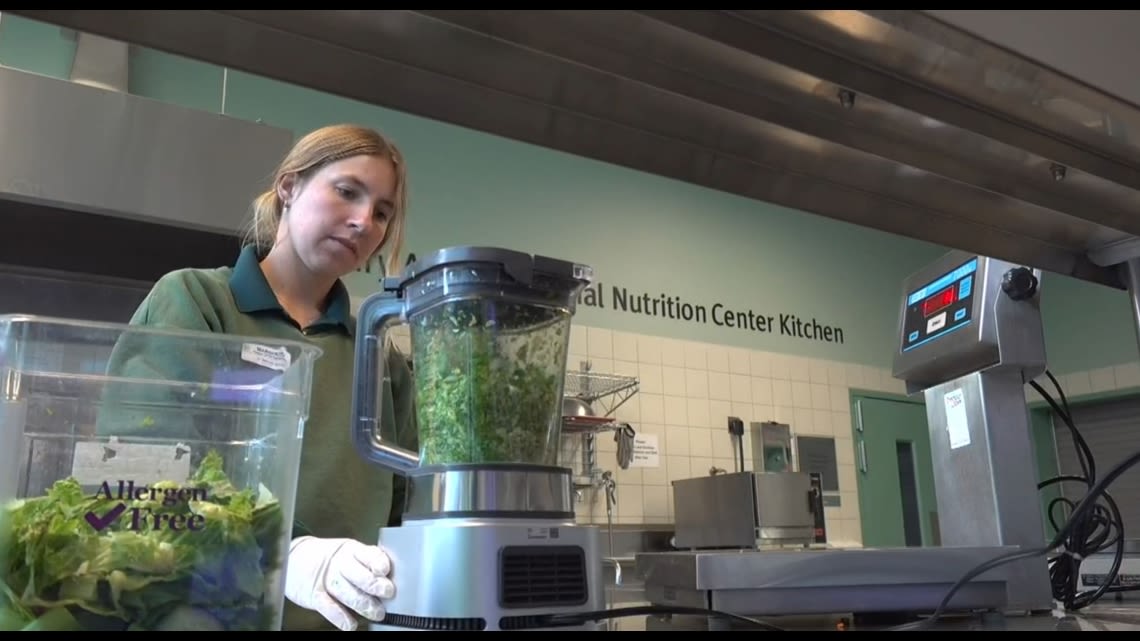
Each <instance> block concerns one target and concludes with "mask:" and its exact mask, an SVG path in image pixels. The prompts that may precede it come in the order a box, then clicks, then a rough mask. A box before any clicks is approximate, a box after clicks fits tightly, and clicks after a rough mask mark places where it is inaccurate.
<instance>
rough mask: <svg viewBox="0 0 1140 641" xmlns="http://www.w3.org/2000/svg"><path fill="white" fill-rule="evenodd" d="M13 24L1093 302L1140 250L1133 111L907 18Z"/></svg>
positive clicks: (557, 16) (207, 16)
mask: <svg viewBox="0 0 1140 641" xmlns="http://www.w3.org/2000/svg"><path fill="white" fill-rule="evenodd" d="M13 13H17V14H22V15H24V16H27V17H29V18H33V19H37V20H42V21H45V22H48V23H53V24H57V25H62V26H66V27H70V28H73V29H77V30H80V31H83V32H90V33H96V34H100V35H104V36H107V37H111V38H115V39H119V40H123V41H126V42H132V43H137V44H139V45H143V46H146V47H151V48H154V49H158V50H163V51H167V52H170V53H174V54H177V55H182V56H187V57H190V58H195V59H198V60H203V61H207V62H211V63H214V64H218V65H223V66H227V67H231V68H234V69H240V70H243V71H246V72H249V73H254V74H258V75H262V76H265V77H269V78H274V79H277V80H280V81H284V82H289V83H293V84H297V85H300V86H306V87H310V88H313V89H316V90H318V91H324V92H328V93H331V94H336V95H341V96H345V97H348V98H351V99H354V100H359V101H362V102H367V103H371V104H375V105H379V106H383V107H388V108H392V109H397V110H400V111H404V112H408V113H412V114H417V115H421V116H424V117H428V118H433V119H436V120H441V121H445V122H450V123H454V124H458V125H461V126H465V127H469V128H472V129H476V130H480V131H484V132H488V133H492V134H496V135H500V136H503V137H507V138H512V139H515V140H520V141H525V142H528V143H532V144H535V145H540V146H544V147H548V148H552V149H557V150H561V151H565V152H568V153H574V154H578V155H581V156H586V157H590V158H594V159H597V160H601V161H605V162H609V163H613V164H618V165H623V166H626V167H631V168H634V169H638V170H641V171H646V172H649V173H655V174H659V175H663V176H667V177H670V178H674V179H678V180H683V181H688V182H691V183H695V184H699V185H703V186H706V187H710V188H713V189H718V190H722V191H726V192H730V193H734V194H738V195H742V196H746V197H750V198H755V199H757V200H760V201H766V202H771V203H775V204H779V205H784V206H787V207H791V208H795V209H799V210H802V211H807V212H812V213H815V214H818V215H821V216H826V217H830V218H834V219H838V220H843V221H847V222H850V223H853V224H857V225H861V226H865V227H870V228H874V229H878V230H881V231H885V232H890V233H893V234H898V235H901V236H906V237H911V238H915V239H919V240H923V241H928V242H933V243H936V244H939V245H942V246H947V247H953V248H958V249H962V250H966V251H972V252H977V253H981V254H984V255H988V256H993V257H996V258H1002V259H1006V260H1010V261H1017V262H1020V263H1023V264H1027V265H1031V266H1034V267H1039V268H1041V269H1045V270H1048V271H1051V272H1055V273H1060V274H1066V275H1070V276H1073V277H1076V278H1080V279H1084V280H1088V281H1091V282H1097V283H1101V284H1105V285H1108V286H1111V287H1121V286H1122V285H1121V282H1120V279H1119V277H1118V274H1117V272H1116V270H1115V269H1113V268H1112V265H1113V264H1114V263H1116V262H1118V261H1120V260H1123V259H1125V258H1129V257H1131V256H1132V255H1135V254H1137V253H1140V251H1137V250H1135V249H1134V248H1135V246H1136V237H1137V235H1140V215H1137V212H1138V208H1137V203H1140V140H1138V139H1137V134H1136V132H1137V131H1140V109H1138V108H1137V107H1136V106H1135V105H1132V104H1129V103H1126V102H1124V101H1123V100H1120V99H1117V98H1115V97H1113V96H1110V95H1107V94H1105V93H1103V92H1100V91H1097V90H1095V89H1093V88H1090V87H1088V86H1087V85H1085V84H1083V83H1081V82H1079V81H1077V80H1074V79H1072V78H1069V77H1067V76H1064V75H1062V74H1060V73H1058V72H1056V71H1055V70H1052V69H1049V68H1047V67H1045V66H1043V65H1040V64H1036V63H1034V62H1033V61H1031V60H1029V59H1026V58H1024V57H1020V56H1017V55H1015V54H1013V53H1011V52H1009V51H1007V50H1005V49H1002V48H1000V47H998V46H995V45H993V44H991V43H988V42H986V41H983V40H981V39H979V38H977V37H974V36H972V35H970V34H968V33H966V32H964V31H961V30H959V29H956V28H954V27H952V26H951V25H948V24H946V23H944V22H941V21H939V20H937V19H936V18H935V17H933V16H932V15H930V14H928V13H926V12H921V11H903V10H887V11H879V10H874V11H872V10H867V11H858V10H842V11H840V10H796V11H775V10H691V11H672V10H652V11H634V10H620V11H619V10H615V11H609V10H607V11H570V10H559V11H553V10H540V11H482V10H424V11H408V10H399V11H397V10H392V11H363V10H338V11H332V10H306V11H245V10H233V11H178V12H170V11H161V10H148V11H130V12H123V11H90V10H83V11H75V10H72V11H67V10H16V11H14V12H13ZM329 69H335V70H337V72H336V73H329V72H328V70H329ZM359 78H382V79H383V82H360V81H359ZM5 93H8V92H7V91H5ZM103 98H104V99H106V100H108V101H110V100H111V99H110V98H109V97H106V96H104V97H103ZM110 107H111V106H110V105H105V106H104V108H105V109H108V108H110ZM111 111H114V110H113V109H111ZM181 117H185V118H189V116H188V115H187V116H181ZM112 122H117V123H120V126H122V125H123V124H124V123H126V122H130V121H128V120H126V119H125V118H124V117H121V116H120V117H119V118H117V119H116V120H113V121H112ZM199 124H203V125H205V124H208V123H199ZM215 126H216V129H215V130H214V131H215V133H218V132H220V130H221V129H222V128H223V127H224V126H226V127H228V126H233V127H237V125H236V124H235V125H222V124H220V123H218V124H216V125H215ZM146 128H147V131H151V132H153V131H155V130H156V128H159V124H158V123H157V122H151V123H149V124H148V125H146ZM204 128H205V129H207V130H209V129H211V127H209V126H206V127H204ZM131 134H132V131H131V129H130V128H129V127H127V128H125V131H117V132H114V135H108V136H106V140H118V139H119V138H118V137H119V136H122V137H123V139H124V140H131ZM85 135H87V136H92V137H93V136H94V134H93V133H91V132H87V133H86V134H85ZM243 135H246V136H248V137H250V138H251V139H257V138H258V134H257V131H256V130H250V131H243ZM192 136H193V134H187V138H190V137H192ZM264 136H265V137H266V138H269V137H271V135H270V134H269V133H268V132H266V133H265V134H264ZM101 140H102V139H101ZM211 140H212V142H210V143H209V148H210V149H215V148H216V149H226V148H227V147H226V145H227V144H229V145H230V146H233V144H232V142H229V143H227V141H226V140H225V139H224V137H220V136H219V137H215V138H212V139H211ZM231 141H232V138H231ZM187 142H189V141H187ZM87 144H88V147H87V148H88V149H94V148H102V146H103V145H106V144H114V143H107V142H105V141H100V140H91V141H90V142H89V143H87ZM120 144H122V143H120ZM128 144H129V143H128ZM241 147H242V149H239V150H236V151H238V152H239V153H250V152H248V151H246V150H245V145H241ZM206 148H207V145H197V146H196V147H195V148H194V149H195V151H192V153H199V154H205V153H207V152H206V151H205V149H206ZM114 153H115V154H128V153H137V149H132V150H130V152H129V151H128V150H127V149H115V151H114ZM219 160H229V159H219ZM247 160H248V159H247ZM163 162H165V163H166V164H167V165H168V169H169V168H170V167H169V166H170V165H177V162H176V161H174V160H171V159H169V158H166V159H163ZM143 164H145V163H143ZM243 164H244V166H246V167H247V168H248V167H250V166H252V165H253V164H255V163H249V162H245V163H243ZM194 166H195V167H196V170H195V171H199V172H210V171H220V169H218V168H217V167H212V168H211V167H209V166H208V165H201V164H197V163H195V164H194ZM140 169H142V170H143V174H142V175H147V173H148V172H147V171H146V169H147V168H146V167H140ZM247 177H248V176H247ZM215 178H216V176H212V175H206V174H205V173H202V174H197V175H194V174H190V175H189V176H188V177H187V176H184V177H183V179H182V180H181V181H180V183H179V184H181V185H205V184H207V183H209V182H210V181H211V180H213V179H215ZM159 180H162V179H159ZM166 180H170V179H166ZM243 183H244V184H248V181H245V180H244V179H243V180H237V178H236V177H234V183H233V184H234V185H237V184H243ZM95 188H96V187H95V186H94V185H89V186H88V189H95ZM61 190H62V188H61ZM151 193H153V192H151ZM231 196H232V197H234V198H235V199H236V194H232V193H231V194H230V195H228V196H227V197H226V198H229V197H231ZM200 197H201V196H200ZM122 198H123V197H122V196H119V197H118V199H119V200H121V199H122ZM219 198H220V197H219ZM115 199H116V198H115V197H114V196H112V195H110V194H108V195H106V196H105V197H104V198H103V200H104V201H114V200H115ZM138 200H141V196H140V197H138V198H136V202H131V203H123V202H118V203H117V204H118V205H119V206H120V208H126V209H128V210H136V211H140V210H145V211H153V209H154V207H153V205H152V204H151V203H147V204H146V205H144V204H143V203H142V202H138ZM201 210H202V208H201V207H199V206H197V203H196V204H193V205H188V204H183V205H182V206H180V207H179V208H178V210H177V212H176V213H175V212H171V213H170V214H169V215H170V216H173V217H177V218H181V219H188V218H193V219H196V220H199V221H201V222H205V223H208V224H211V225H215V226H216V225H218V224H221V223H222V221H221V220H219V219H218V218H217V217H220V216H221V214H213V215H214V216H216V218H214V219H204V217H205V218H208V217H209V216H210V214H204V213H203V212H202V211H201Z"/></svg>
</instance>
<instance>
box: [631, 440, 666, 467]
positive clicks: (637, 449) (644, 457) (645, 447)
mask: <svg viewBox="0 0 1140 641" xmlns="http://www.w3.org/2000/svg"><path fill="white" fill-rule="evenodd" d="M629 466H630V467H661V453H660V450H658V449H657V435H656V434H638V435H636V436H634V437H633V458H632V459H630V461H629Z"/></svg>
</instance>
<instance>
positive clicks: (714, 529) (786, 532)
mask: <svg viewBox="0 0 1140 641" xmlns="http://www.w3.org/2000/svg"><path fill="white" fill-rule="evenodd" d="M814 500H815V491H814V490H813V489H812V486H811V476H810V475H809V474H807V473H803V472H769V473H764V472H760V473H755V472H734V473H719V474H712V475H710V476H701V477H696V478H689V479H679V480H676V481H673V514H674V522H675V527H676V534H675V537H676V543H675V545H676V547H677V548H679V549H709V548H741V549H757V548H760V547H769V546H805V545H808V544H810V543H812V542H813V541H814V539H815V505H814Z"/></svg>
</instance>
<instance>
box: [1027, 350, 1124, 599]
mask: <svg viewBox="0 0 1140 641" xmlns="http://www.w3.org/2000/svg"><path fill="white" fill-rule="evenodd" d="M1045 375H1046V376H1048V377H1049V380H1050V381H1051V382H1052V383H1053V386H1054V387H1055V388H1056V389H1057V396H1058V397H1059V398H1060V400H1061V403H1060V406H1058V404H1057V402H1056V401H1055V400H1054V399H1053V397H1052V396H1050V395H1049V393H1048V392H1046V391H1045V389H1044V388H1043V387H1041V385H1039V384H1038V383H1037V381H1030V383H1029V384H1030V385H1031V386H1032V387H1033V389H1035V390H1037V393H1038V394H1040V395H1041V396H1042V397H1043V398H1044V399H1045V401H1046V402H1047V403H1049V406H1050V407H1051V408H1052V409H1053V412H1054V413H1056V414H1057V416H1059V417H1061V420H1062V421H1063V422H1064V423H1065V426H1066V427H1067V428H1069V431H1070V432H1071V433H1072V436H1073V446H1074V448H1075V450H1076V455H1077V462H1078V464H1079V465H1080V467H1081V472H1082V474H1083V476H1076V475H1060V476H1055V477H1053V478H1051V479H1047V480H1045V481H1042V482H1041V483H1039V484H1038V485H1037V487H1038V489H1041V490H1043V489H1045V488H1047V487H1050V486H1052V485H1057V484H1060V483H1065V482H1072V483H1084V484H1085V486H1086V487H1087V488H1090V489H1091V488H1092V486H1093V484H1094V483H1095V482H1096V462H1095V461H1094V459H1093V454H1092V450H1091V449H1089V446H1088V443H1087V442H1086V441H1085V439H1084V437H1083V436H1082V435H1081V432H1080V430H1078V429H1077V426H1076V423H1075V422H1074V421H1073V415H1072V411H1071V410H1070V409H1069V401H1068V399H1067V398H1065V392H1064V390H1062V389H1061V384H1060V383H1059V382H1057V379H1056V377H1054V376H1053V374H1052V372H1049V371H1046V372H1045ZM1085 496H1086V497H1087V496H1089V494H1088V493H1086V495H1085ZM1101 498H1103V500H1104V503H1103V504H1099V503H1098V504H1094V508H1093V509H1092V510H1091V511H1090V512H1088V513H1087V516H1086V517H1085V518H1084V519H1082V520H1081V521H1080V522H1079V523H1075V524H1074V527H1073V529H1072V534H1071V536H1069V537H1068V539H1067V540H1066V541H1065V542H1064V549H1065V551H1064V552H1063V553H1061V554H1059V555H1057V556H1055V557H1053V558H1052V559H1050V560H1049V576H1050V579H1051V581H1052V586H1053V598H1054V599H1056V600H1057V601H1059V602H1060V603H1061V604H1062V605H1063V606H1064V608H1065V609H1066V610H1072V611H1076V610H1081V609H1083V608H1086V607H1088V606H1090V605H1092V604H1093V603H1095V602H1096V601H1097V600H1099V599H1100V598H1101V597H1102V596H1104V595H1105V594H1107V593H1109V592H1123V591H1129V590H1134V589H1136V588H1132V587H1114V586H1113V583H1115V581H1116V578H1117V575H1118V573H1119V571H1120V566H1121V564H1122V563H1123V562H1124V523H1123V518H1122V517H1121V515H1120V509H1119V508H1118V507H1117V504H1116V501H1115V500H1113V498H1112V496H1111V495H1109V494H1108V492H1104V494H1103V497H1101ZM1094 500H1096V499H1094ZM1074 507H1075V506H1074V503H1073V501H1071V500H1069V499H1066V498H1064V497H1057V498H1055V499H1053V500H1052V501H1050V502H1049V509H1048V518H1049V524H1050V525H1051V526H1052V527H1053V529H1055V530H1059V529H1060V528H1059V526H1058V524H1057V521H1058V519H1057V514H1056V511H1057V509H1058V508H1062V509H1064V508H1067V509H1068V510H1070V511H1071V510H1072V509H1073V508H1074ZM1113 545H1115V546H1116V550H1115V551H1114V553H1113V560H1112V566H1111V567H1110V568H1109V571H1108V576H1107V577H1106V579H1105V580H1104V581H1102V582H1101V584H1100V585H1099V586H1098V587H1097V589H1095V590H1086V591H1083V592H1082V591H1079V588H1080V582H1081V574H1080V568H1081V562H1082V561H1083V560H1084V559H1087V558H1088V557H1089V556H1091V555H1093V554H1097V553H1099V552H1102V551H1104V550H1107V549H1108V548H1109V547H1112V546H1113Z"/></svg>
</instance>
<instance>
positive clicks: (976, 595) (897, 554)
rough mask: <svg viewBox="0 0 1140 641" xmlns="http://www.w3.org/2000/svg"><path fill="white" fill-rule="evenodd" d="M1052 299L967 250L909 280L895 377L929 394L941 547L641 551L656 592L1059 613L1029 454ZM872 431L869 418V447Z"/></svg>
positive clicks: (919, 609)
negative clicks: (1033, 387)
mask: <svg viewBox="0 0 1140 641" xmlns="http://www.w3.org/2000/svg"><path fill="white" fill-rule="evenodd" d="M1040 301H1041V288H1040V272H1039V271H1038V270H1033V269H1029V268H1026V267H1022V266H1019V265H1015V264H1010V263H1006V262H1003V261H1000V260H997V259H993V258H988V257H985V256H977V255H971V254H965V253H962V252H958V251H951V252H948V253H946V254H944V255H943V256H942V257H941V258H939V259H938V260H936V261H935V262H933V263H932V264H930V265H928V266H926V267H924V268H923V269H921V270H919V271H917V272H916V273H914V274H912V275H911V276H909V277H908V278H906V279H905V282H904V284H903V288H902V292H901V297H900V305H899V319H898V326H897V330H898V332H899V335H898V343H897V346H898V347H897V348H896V352H895V355H894V376H895V377H896V378H898V379H900V380H902V381H904V382H905V384H906V389H907V391H908V392H909V393H911V394H919V393H922V394H924V396H925V397H926V409H927V414H928V423H929V430H930V442H931V450H932V454H933V460H934V479H935V490H936V495H937V502H938V516H939V518H938V528H939V534H940V539H941V545H940V546H938V547H894V548H890V547H885V548H861V549H843V550H794V551H793V550H772V551H766V550H764V551H762V550H756V551H744V550H739V549H737V550H731V551H717V550H683V551H676V552H658V553H646V554H639V555H638V557H637V571H638V573H639V574H640V575H641V576H643V577H645V586H646V595H647V596H648V598H649V599H650V600H651V601H652V602H653V603H654V604H656V605H660V606H666V607H667V606H671V605H685V604H690V603H701V604H702V605H707V606H711V607H713V608H716V609H719V610H725V611H729V612H732V613H734V614H741V615H777V614H779V615H796V614H816V613H819V614H832V613H889V614H893V615H899V616H906V615H915V616H923V615H930V614H931V613H934V614H936V615H939V616H940V615H942V614H943V613H945V612H951V611H961V610H988V611H991V612H994V611H996V612H1002V613H1010V614H1015V615H1037V614H1040V615H1041V616H1042V617H1050V616H1052V614H1051V611H1052V609H1053V599H1052V588H1051V585H1050V581H1049V570H1048V561H1047V560H1046V559H1045V553H1046V548H1048V547H1054V548H1055V547H1058V544H1056V543H1050V542H1048V541H1046V539H1045V529H1044V527H1043V518H1042V514H1041V507H1040V506H1041V503H1040V500H1039V499H1040V496H1039V494H1038V489H1037V478H1036V475H1035V472H1034V468H1033V462H1032V457H1027V456H1026V452H1032V451H1033V442H1032V440H1031V439H1030V432H1029V430H1030V425H1029V419H1028V408H1027V407H1026V399H1025V381H1031V380H1033V379H1034V378H1035V377H1037V376H1039V375H1040V374H1041V372H1042V371H1044V368H1045V362H1046V359H1045V344H1044V335H1043V331H1042V323H1041V309H1040ZM873 429H874V426H873V425H862V424H860V425H857V426H856V430H857V433H856V448H858V447H859V445H860V444H861V443H862V441H861V440H860V439H862V438H864V435H867V437H869V435H870V434H871V433H872V430H873ZM857 451H861V450H857ZM780 458H782V456H781V457H780ZM865 463H866V462H865V461H859V462H858V464H859V473H861V474H867V473H868V472H867V467H866V464H865ZM724 478H725V477H723V476H721V477H714V478H713V479H710V481H715V480H717V479H719V480H722V481H723V480H724ZM681 487H688V486H686V485H684V484H682V486H681ZM681 493H682V490H681V489H680V488H678V489H675V490H674V495H675V497H677V496H678V495H680V494H681ZM709 495H710V496H712V495H713V494H712V492H710V493H709ZM716 496H719V497H723V496H724V493H723V492H721V493H718V494H716ZM706 500H707V499H706ZM721 500H723V498H722V499H721ZM693 502H694V500H693V499H690V500H688V501H685V500H684V499H683V498H682V499H680V500H678V503H677V506H678V508H679V507H680V506H681V505H688V504H691V503H693ZM681 516H682V514H681V512H680V510H679V509H678V518H680V517H681ZM679 527H680V526H679ZM713 534H715V533H713ZM709 536H711V535H709ZM737 538H739V539H743V538H744V537H743V536H742V535H738V536H737ZM698 542H700V543H701V544H702V545H703V544H704V541H703V540H700V541H698ZM690 543H691V541H690ZM1105 580H1107V577H1105ZM937 621H938V616H928V617H926V618H925V619H924V623H923V626H924V627H932V626H934V625H936V622H937Z"/></svg>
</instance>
